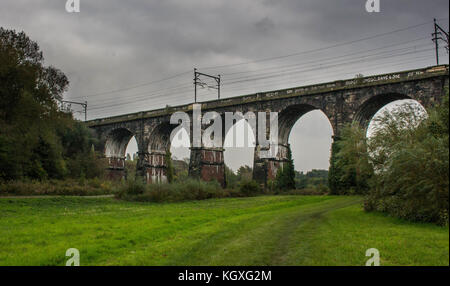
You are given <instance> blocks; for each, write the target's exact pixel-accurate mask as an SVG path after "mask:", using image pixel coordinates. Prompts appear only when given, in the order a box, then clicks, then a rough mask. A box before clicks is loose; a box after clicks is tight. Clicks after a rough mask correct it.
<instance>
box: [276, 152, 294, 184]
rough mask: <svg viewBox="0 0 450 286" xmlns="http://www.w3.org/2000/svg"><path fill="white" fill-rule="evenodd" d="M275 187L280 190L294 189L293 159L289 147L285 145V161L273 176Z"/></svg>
mask: <svg viewBox="0 0 450 286" xmlns="http://www.w3.org/2000/svg"><path fill="white" fill-rule="evenodd" d="M275 182H276V186H277V189H278V190H280V191H289V190H293V189H295V171H294V160H292V152H291V147H290V146H288V147H287V159H286V162H283V164H282V165H281V166H280V168H278V170H277V175H276V178H275Z"/></svg>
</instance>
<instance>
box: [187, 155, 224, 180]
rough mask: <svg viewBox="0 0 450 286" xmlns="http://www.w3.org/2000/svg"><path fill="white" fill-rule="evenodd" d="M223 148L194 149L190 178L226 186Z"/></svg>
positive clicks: (190, 165) (190, 163) (190, 164)
mask: <svg viewBox="0 0 450 286" xmlns="http://www.w3.org/2000/svg"><path fill="white" fill-rule="evenodd" d="M223 151H224V149H223V148H207V147H192V148H191V160H190V162H189V176H190V177H193V178H198V179H202V180H204V181H212V180H217V181H218V182H219V183H220V185H221V186H222V187H225V186H226V180H225V163H224V160H223Z"/></svg>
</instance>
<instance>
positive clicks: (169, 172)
mask: <svg viewBox="0 0 450 286" xmlns="http://www.w3.org/2000/svg"><path fill="white" fill-rule="evenodd" d="M165 161H166V176H167V182H169V183H172V182H173V174H174V170H173V164H172V153H171V152H170V150H169V149H168V150H167V151H166V155H165Z"/></svg>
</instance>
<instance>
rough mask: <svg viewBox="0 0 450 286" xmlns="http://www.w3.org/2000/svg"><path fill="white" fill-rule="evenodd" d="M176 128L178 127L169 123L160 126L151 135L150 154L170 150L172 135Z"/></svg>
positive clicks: (165, 122)
mask: <svg viewBox="0 0 450 286" xmlns="http://www.w3.org/2000/svg"><path fill="white" fill-rule="evenodd" d="M176 127H177V125H175V124H170V122H169V121H164V122H162V123H160V124H158V125H157V126H156V127H155V128H154V129H153V131H152V133H151V134H150V140H149V143H148V152H153V151H166V150H168V149H169V148H170V134H171V133H172V131H173V130H174V129H175V128H176Z"/></svg>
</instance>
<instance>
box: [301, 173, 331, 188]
mask: <svg viewBox="0 0 450 286" xmlns="http://www.w3.org/2000/svg"><path fill="white" fill-rule="evenodd" d="M327 182H328V171H327V170H316V169H313V170H311V171H309V172H307V173H306V174H304V173H303V172H298V171H295V187H296V188H297V189H306V188H314V187H318V186H321V185H326V184H327Z"/></svg>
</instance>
